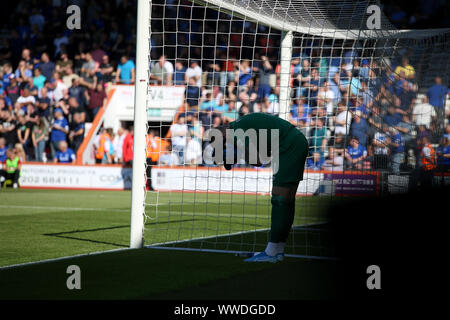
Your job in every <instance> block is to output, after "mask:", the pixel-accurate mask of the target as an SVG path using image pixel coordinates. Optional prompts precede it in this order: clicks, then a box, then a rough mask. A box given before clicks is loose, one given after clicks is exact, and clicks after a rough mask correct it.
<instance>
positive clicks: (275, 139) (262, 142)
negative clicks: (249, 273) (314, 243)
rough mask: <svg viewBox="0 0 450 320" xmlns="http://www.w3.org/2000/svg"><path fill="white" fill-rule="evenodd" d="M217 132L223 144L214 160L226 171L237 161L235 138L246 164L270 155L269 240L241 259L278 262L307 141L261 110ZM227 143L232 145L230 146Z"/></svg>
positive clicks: (290, 220) (303, 162) (278, 119)
mask: <svg viewBox="0 0 450 320" xmlns="http://www.w3.org/2000/svg"><path fill="white" fill-rule="evenodd" d="M240 129H241V130H240ZM220 134H221V135H222V137H225V141H226V143H224V145H223V153H222V157H220V156H219V155H218V156H217V158H218V159H220V158H222V159H223V160H222V161H220V160H219V161H217V162H216V163H222V164H223V165H224V167H225V169H227V170H230V169H231V168H232V164H234V163H236V162H237V154H238V152H237V149H238V148H239V141H238V139H239V137H240V138H241V140H240V141H241V148H242V149H244V154H245V161H246V162H247V163H249V164H254V165H261V162H262V161H261V160H263V159H262V158H264V157H266V156H270V158H269V160H270V161H271V162H272V168H273V173H274V175H273V185H272V198H271V203H272V217H271V228H270V240H269V243H268V244H267V247H266V249H265V251H264V252H261V253H258V254H255V255H253V256H252V257H250V258H248V259H246V260H245V261H247V262H277V261H281V260H283V258H284V247H285V245H286V241H287V239H288V235H289V232H290V230H291V227H292V224H293V222H294V215H295V197H296V193H297V188H298V185H299V183H300V181H301V180H303V171H304V168H305V161H306V157H307V155H308V141H307V140H306V138H305V136H304V135H303V134H302V133H301V132H300V131H299V130H298V129H297V128H296V127H295V126H293V125H292V124H290V123H289V122H288V121H286V120H283V119H281V118H279V117H276V116H272V115H268V114H265V113H251V114H248V115H246V116H243V117H242V118H240V119H238V120H236V121H234V122H231V123H229V124H228V125H225V126H222V127H221V128H220ZM230 145H233V146H234V147H233V148H230ZM236 145H237V147H235V146H236ZM263 149H266V150H263ZM215 154H217V153H215ZM215 154H213V156H215ZM231 154H232V155H233V156H231ZM252 158H253V159H252Z"/></svg>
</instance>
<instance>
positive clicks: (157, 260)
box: [0, 190, 336, 299]
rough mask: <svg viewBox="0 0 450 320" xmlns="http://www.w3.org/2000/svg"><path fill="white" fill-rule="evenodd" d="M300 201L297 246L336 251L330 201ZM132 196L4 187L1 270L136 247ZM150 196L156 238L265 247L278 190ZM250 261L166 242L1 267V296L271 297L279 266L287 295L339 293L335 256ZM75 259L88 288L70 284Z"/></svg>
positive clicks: (0, 197) (194, 244)
mask: <svg viewBox="0 0 450 320" xmlns="http://www.w3.org/2000/svg"><path fill="white" fill-rule="evenodd" d="M297 201H298V203H297V212H296V220H295V222H294V224H295V225H296V226H297V227H296V228H295V230H293V232H292V233H291V237H290V240H289V246H288V249H287V252H288V253H292V254H298V255H309V256H319V257H325V256H330V255H332V252H331V251H330V248H329V239H328V235H327V232H326V230H325V229H324V228H323V227H322V223H323V222H325V221H326V217H325V215H324V212H325V211H326V205H327V201H326V199H325V198H318V197H314V198H313V197H300V198H298V200H297ZM130 202H131V193H130V192H127V191H120V192H116V191H71V190H2V191H1V192H0V237H1V239H2V240H1V245H0V267H4V266H10V265H13V264H21V263H27V262H36V261H41V260H45V259H55V258H61V257H68V256H74V255H80V254H87V253H92V252H101V251H107V250H111V249H121V248H127V247H128V244H129V233H130V227H129V224H130V210H129V208H130ZM147 203H148V206H147V215H148V216H149V218H148V219H147V221H146V225H145V240H146V245H153V244H160V245H164V246H172V247H186V248H195V249H223V250H232V251H262V250H263V249H264V246H265V243H266V242H267V237H268V228H269V226H270V197H269V196H262V195H258V196H257V195H238V194H217V193H187V192H186V193H179V192H166V193H164V192H161V193H148V196H147ZM155 204H158V205H157V206H156V205H155ZM242 259H243V258H241V257H236V256H234V255H233V254H227V253H210V252H189V251H173V250H156V249H141V250H123V251H117V252H110V253H104V254H99V255H90V256H83V257H74V258H71V259H68V260H59V261H51V262H48V263H42V264H34V265H28V266H22V267H18V268H11V269H5V270H0V288H1V289H0V298H2V299H5V298H6V299H9V298H33V299H34V298H42V299H45V298H68V299H71V298H75V299H77V298H88V299H91V298H94V299H98V298H100V299H122V298H124V299H125V298H135V299H136V298H177V297H178V298H183V297H191V298H195V297H199V298H201V297H202V296H205V297H209V298H224V297H225V298H239V297H242V298H252V297H253V298H261V296H260V295H264V294H263V292H262V291H261V290H258V288H257V285H256V283H258V279H259V278H260V277H266V276H267V274H268V273H270V274H272V273H273V272H274V270H280V272H279V276H280V277H282V278H283V277H284V278H283V279H281V278H280V279H279V282H278V283H279V285H280V286H281V284H282V283H284V284H286V283H290V284H288V285H287V286H286V285H284V286H281V287H280V288H279V290H278V291H279V292H280V290H281V293H279V295H277V297H278V298H281V299H282V298H299V297H300V298H301V297H306V298H315V297H319V298H320V297H329V296H330V295H331V296H333V295H334V294H335V293H334V291H333V289H332V286H330V283H331V282H330V281H331V280H330V279H329V277H333V274H334V272H335V268H336V264H335V262H330V261H321V260H308V259H295V258H290V259H289V258H288V259H286V261H285V262H283V263H280V264H276V265H260V264H257V265H255V264H246V263H243V262H242ZM69 264H79V265H80V267H81V269H82V270H83V278H82V279H83V290H80V291H79V292H74V291H70V290H67V288H66V286H65V279H66V278H67V274H66V273H65V268H66V267H67V266H68V265H69ZM186 270H189V273H187V272H186ZM281 270H283V271H281ZM289 270H290V271H289ZM294 270H296V271H294ZM301 270H303V272H297V271H301ZM323 274H326V276H325V277H324V276H323ZM288 277H291V279H297V280H298V281H299V282H300V281H301V282H302V283H305V282H306V283H307V284H308V286H306V287H305V286H304V285H303V286H301V287H300V286H295V287H293V283H294V282H295V281H294V282H292V281H289V279H288ZM299 277H300V278H299ZM316 278H317V279H316ZM314 279H316V280H317V281H318V282H315V281H314ZM327 279H328V280H327ZM243 282H251V283H252V285H251V286H250V287H249V288H251V289H248V290H247V292H246V291H245V290H235V289H236V288H235V287H234V286H237V285H238V284H239V283H243ZM218 286H220V287H221V288H222V289H220V290H219V289H218ZM255 286H256V287H255ZM233 288H234V289H233ZM308 288H309V290H308ZM296 290H297V291H296ZM219 292H220V294H219ZM237 292H238V293H239V296H236V294H237ZM262 298H263V297H262Z"/></svg>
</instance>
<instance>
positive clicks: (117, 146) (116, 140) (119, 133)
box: [113, 127, 126, 163]
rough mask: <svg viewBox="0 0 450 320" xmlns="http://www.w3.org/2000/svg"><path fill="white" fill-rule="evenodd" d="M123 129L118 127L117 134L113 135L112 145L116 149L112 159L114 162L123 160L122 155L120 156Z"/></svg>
mask: <svg viewBox="0 0 450 320" xmlns="http://www.w3.org/2000/svg"><path fill="white" fill-rule="evenodd" d="M124 133H125V130H124V128H122V127H120V128H119V129H118V130H117V135H116V136H115V137H114V140H113V147H114V150H115V151H116V154H115V158H114V161H115V162H116V163H122V162H123V156H122V147H123V140H124V139H125V136H126V135H125V134H124Z"/></svg>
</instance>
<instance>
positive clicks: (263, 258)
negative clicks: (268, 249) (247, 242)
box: [244, 252, 278, 263]
mask: <svg viewBox="0 0 450 320" xmlns="http://www.w3.org/2000/svg"><path fill="white" fill-rule="evenodd" d="M244 261H245V262H271V263H276V262H278V259H277V257H276V256H269V255H268V254H267V253H265V252H260V253H257V254H255V255H254V256H253V257H251V258H248V259H245V260H244Z"/></svg>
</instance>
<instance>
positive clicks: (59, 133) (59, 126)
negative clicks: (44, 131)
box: [50, 108, 69, 157]
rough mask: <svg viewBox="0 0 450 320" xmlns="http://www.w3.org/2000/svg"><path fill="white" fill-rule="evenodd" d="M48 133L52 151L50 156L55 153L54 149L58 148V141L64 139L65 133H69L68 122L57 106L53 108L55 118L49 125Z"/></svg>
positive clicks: (65, 137)
mask: <svg viewBox="0 0 450 320" xmlns="http://www.w3.org/2000/svg"><path fill="white" fill-rule="evenodd" d="M51 130H52V132H51V134H50V142H51V143H50V147H51V151H52V156H53V157H54V156H55V154H56V150H58V149H59V143H60V142H61V141H66V139H67V134H68V133H69V123H68V122H67V120H66V118H64V115H63V111H62V110H61V109H59V108H57V109H56V110H55V120H54V122H53V125H52V127H51Z"/></svg>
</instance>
